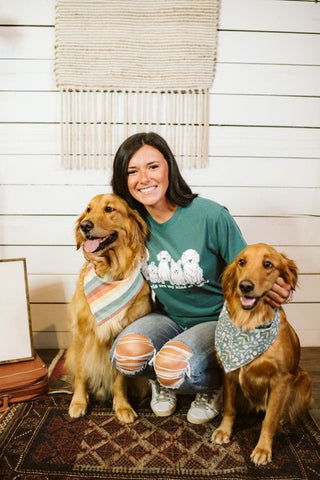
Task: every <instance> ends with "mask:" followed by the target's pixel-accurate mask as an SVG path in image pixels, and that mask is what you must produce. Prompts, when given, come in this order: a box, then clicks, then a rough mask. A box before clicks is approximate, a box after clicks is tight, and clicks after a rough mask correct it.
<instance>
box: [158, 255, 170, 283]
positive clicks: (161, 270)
mask: <svg viewBox="0 0 320 480" xmlns="http://www.w3.org/2000/svg"><path fill="white" fill-rule="evenodd" d="M157 259H158V262H159V264H158V275H159V278H160V281H162V282H166V281H167V282H169V281H170V266H169V263H170V261H171V255H170V254H169V252H167V250H162V251H161V252H159V253H158V255H157Z"/></svg>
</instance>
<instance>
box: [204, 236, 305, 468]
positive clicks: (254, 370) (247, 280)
mask: <svg viewBox="0 0 320 480" xmlns="http://www.w3.org/2000/svg"><path fill="white" fill-rule="evenodd" d="M279 276H281V277H282V278H283V279H284V280H285V281H286V282H287V283H289V284H290V285H291V287H292V289H294V288H295V286H296V283H297V267H296V264H295V262H294V261H292V260H290V259H288V257H287V256H286V255H285V254H283V253H279V252H277V251H276V250H275V249H274V248H272V247H270V246H269V245H266V244H256V245H250V246H248V247H246V248H245V249H244V250H243V251H242V252H241V253H240V254H239V255H238V257H237V258H236V259H235V260H234V261H233V262H232V263H231V264H230V265H229V266H228V267H227V268H226V270H225V271H224V274H223V277H222V287H223V292H224V296H225V300H226V307H227V310H226V311H228V312H229V316H230V321H231V322H230V325H231V329H233V325H234V326H236V327H239V329H241V330H242V331H245V332H252V333H253V334H255V333H257V332H258V337H257V338H258V340H257V342H258V345H259V342H260V333H262V329H264V328H265V331H266V332H267V330H268V328H276V326H277V327H278V330H275V332H276V333H275V339H274V340H273V343H271V345H270V346H268V347H267V349H266V350H265V351H264V352H262V353H261V354H259V355H258V356H257V357H256V358H255V359H253V360H252V361H250V360H249V363H246V364H245V365H243V366H240V367H239V368H235V369H232V367H230V366H229V368H228V369H227V371H228V373H226V371H225V370H226V369H225V368H223V380H224V407H223V418H222V422H221V424H220V425H219V427H218V428H217V429H216V430H215V432H214V433H213V435H212V441H213V442H215V443H217V444H224V443H228V442H229V441H230V436H231V433H232V428H233V423H234V419H235V415H236V407H237V406H239V404H240V403H242V402H243V401H244V400H245V403H247V406H248V407H249V409H252V408H253V409H256V410H263V411H265V417H264V420H263V423H262V428H261V433H260V437H259V440H258V443H257V445H256V446H255V448H254V450H253V451H252V453H251V460H252V461H253V462H254V463H255V464H256V465H265V464H267V463H268V462H270V461H271V458H272V443H273V438H274V435H275V432H276V430H277V427H278V426H279V424H280V422H281V421H284V420H287V419H289V420H290V421H294V420H295V419H296V418H297V417H298V416H299V415H300V414H302V413H303V412H305V411H306V410H307V409H308V408H310V407H311V406H312V397H311V380H310V377H309V375H308V374H307V373H306V372H304V371H303V370H302V369H301V368H300V367H299V360H300V343H299V339H298V337H297V334H296V333H295V331H294V329H293V328H292V327H291V326H290V324H289V323H288V321H287V320H286V315H285V312H284V310H283V309H282V308H280V309H279V314H278V315H279V316H278V317H277V318H278V320H277V323H273V326H272V322H275V320H273V319H274V318H275V312H276V311H275V310H274V309H273V308H272V307H271V306H270V304H269V303H268V301H267V300H266V294H267V293H268V291H269V290H270V289H271V287H272V286H273V284H274V283H275V281H276V280H277V278H278V277H279ZM221 320H222V317H220V319H219V322H218V325H217V337H218V338H217V340H216V345H217V344H219V338H221V336H223V335H224V334H223V332H221V331H219V323H220V321H221ZM228 321H229V320H228ZM220 328H221V324H220ZM259 328H260V329H261V330H260V331H259V330H257V329H259ZM235 331H236V332H237V331H238V329H237V328H236V330H235ZM219 332H220V333H219ZM241 333H242V332H241ZM229 345H230V344H229ZM239 345H240V344H239ZM220 346H221V345H220ZM246 346H248V345H246ZM227 350H228V348H226V351H227ZM226 353H227V357H226V360H229V358H230V357H228V355H229V354H231V352H226ZM232 353H233V354H235V358H236V357H237V354H238V352H237V348H234V346H233V352H232ZM223 355H224V352H223V351H222V353H221V355H218V358H219V359H220V361H221V363H222V365H223V361H222V357H223ZM226 360H225V361H226ZM247 361H248V360H247ZM225 364H226V363H225ZM241 400H242V402H241Z"/></svg>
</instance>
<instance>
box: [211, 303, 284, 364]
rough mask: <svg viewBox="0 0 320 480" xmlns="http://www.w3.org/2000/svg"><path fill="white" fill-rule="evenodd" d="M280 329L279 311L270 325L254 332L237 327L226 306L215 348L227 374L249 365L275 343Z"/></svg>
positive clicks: (220, 318) (221, 315)
mask: <svg viewBox="0 0 320 480" xmlns="http://www.w3.org/2000/svg"><path fill="white" fill-rule="evenodd" d="M279 328H280V313H279V309H278V308H276V309H275V316H274V318H273V319H272V320H271V322H269V323H268V324H264V325H262V326H261V327H259V328H256V329H255V330H254V331H253V332H249V331H248V330H243V329H242V328H239V327H237V326H236V325H235V324H234V323H233V322H232V321H231V319H230V315H229V312H228V310H227V307H226V304H224V306H223V308H222V311H221V313H220V317H219V320H218V323H217V328H216V332H215V347H216V350H217V352H218V355H219V357H220V360H221V362H222V365H223V368H224V370H225V372H226V373H228V372H232V371H233V370H236V369H237V368H240V367H243V366H244V365H247V364H248V363H250V362H251V361H252V360H254V359H255V358H257V357H259V355H261V354H262V353H263V352H265V351H266V350H267V349H268V348H269V347H270V345H272V343H273V342H274V341H275V339H276V337H277V335H278V332H279Z"/></svg>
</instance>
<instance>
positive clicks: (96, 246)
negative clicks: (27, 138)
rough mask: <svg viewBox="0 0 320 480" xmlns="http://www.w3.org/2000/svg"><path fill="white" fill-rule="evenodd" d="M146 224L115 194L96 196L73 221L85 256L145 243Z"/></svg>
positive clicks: (103, 254) (101, 255) (77, 241)
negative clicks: (75, 220)
mask: <svg viewBox="0 0 320 480" xmlns="http://www.w3.org/2000/svg"><path fill="white" fill-rule="evenodd" d="M147 233H148V231H147V225H146V223H145V222H144V220H143V219H142V218H141V217H140V215H139V214H138V213H137V212H136V211H135V210H133V209H131V208H130V207H129V205H128V204H127V202H125V201H124V200H122V199H121V198H120V197H118V196H117V195H114V194H104V195H97V196H95V197H94V198H93V199H92V200H91V201H90V202H89V204H88V205H87V208H86V209H85V211H84V212H83V213H82V214H81V215H80V217H79V218H78V220H77V222H76V228H75V237H76V244H77V248H80V247H81V246H82V247H83V251H84V255H85V257H86V258H88V257H92V256H96V257H104V256H105V255H106V253H107V252H108V250H110V249H113V250H115V249H117V247H119V246H124V245H128V244H129V245H130V246H131V247H132V248H135V247H136V246H137V247H138V246H139V245H144V243H145V240H146V237H147Z"/></svg>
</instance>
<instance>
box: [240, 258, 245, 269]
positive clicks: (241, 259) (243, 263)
mask: <svg viewBox="0 0 320 480" xmlns="http://www.w3.org/2000/svg"><path fill="white" fill-rule="evenodd" d="M238 263H239V265H240V267H244V266H245V264H246V261H245V260H244V259H243V258H240V260H239V262H238Z"/></svg>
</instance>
